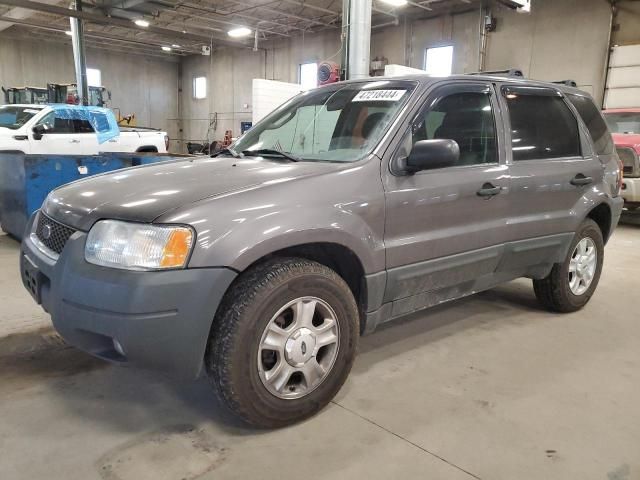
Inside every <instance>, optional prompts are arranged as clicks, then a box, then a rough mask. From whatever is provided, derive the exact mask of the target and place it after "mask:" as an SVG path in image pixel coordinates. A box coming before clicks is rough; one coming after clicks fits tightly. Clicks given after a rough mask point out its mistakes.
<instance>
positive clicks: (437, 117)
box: [383, 82, 509, 317]
mask: <svg viewBox="0 0 640 480" xmlns="http://www.w3.org/2000/svg"><path fill="white" fill-rule="evenodd" d="M497 105H498V104H497V99H496V94H495V90H494V87H493V85H492V84H490V83H484V82H460V83H453V84H449V85H447V86H443V87H440V88H437V89H435V90H434V91H433V92H432V93H431V94H430V95H429V96H428V97H427V100H426V101H425V102H424V104H423V107H422V109H421V111H420V113H418V114H417V115H416V116H415V117H414V119H413V120H412V122H411V123H410V124H409V125H408V126H407V130H406V132H405V134H404V135H405V136H404V137H403V140H402V142H401V144H400V146H399V148H398V149H397V151H396V152H395V155H394V158H392V159H391V165H392V168H390V169H389V171H387V172H383V180H384V188H385V194H386V207H387V211H386V218H385V245H386V252H387V260H386V262H387V272H388V277H387V289H386V292H385V299H384V301H385V302H393V312H392V317H395V316H399V315H403V314H406V313H409V312H411V311H414V310H418V309H420V308H423V307H425V306H429V305H433V304H436V303H439V302H440V301H444V300H446V299H449V298H455V297H459V296H461V295H462V294H465V292H467V291H471V290H473V288H474V286H477V285H478V284H476V282H478V281H484V280H486V281H491V280H492V279H493V277H492V275H493V273H494V272H495V270H496V267H497V265H498V263H499V261H500V259H501V257H502V252H503V246H502V245H503V243H504V241H505V238H506V228H507V225H506V218H507V213H508V203H509V176H508V167H507V166H506V165H505V162H504V155H503V154H502V153H501V152H502V151H503V145H504V142H503V128H502V123H501V118H500V115H499V109H498V108H497ZM430 139H451V140H455V141H456V142H457V143H458V145H459V147H460V157H459V159H458V162H457V164H455V165H454V166H449V167H445V168H436V167H437V165H435V166H434V168H433V169H427V170H423V171H420V172H417V173H415V174H413V175H406V174H404V175H403V174H401V173H394V172H393V165H394V161H395V160H397V159H398V158H400V157H403V156H407V155H408V154H409V153H410V152H411V149H412V146H413V144H414V143H415V142H417V141H419V140H430ZM492 192H493V193H492Z"/></svg>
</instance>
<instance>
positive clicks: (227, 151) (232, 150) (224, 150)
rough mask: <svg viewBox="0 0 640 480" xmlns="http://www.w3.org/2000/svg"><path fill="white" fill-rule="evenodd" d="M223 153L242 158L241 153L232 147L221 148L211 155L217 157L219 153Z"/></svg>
mask: <svg viewBox="0 0 640 480" xmlns="http://www.w3.org/2000/svg"><path fill="white" fill-rule="evenodd" d="M225 153H228V154H229V155H231V156H232V157H233V158H242V154H240V153H238V152H236V151H235V150H234V149H233V148H223V149H222V150H219V151H217V152H216V153H214V154H213V155H211V156H212V157H217V156H219V155H223V154H225Z"/></svg>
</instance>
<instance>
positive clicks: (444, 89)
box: [21, 76, 623, 427]
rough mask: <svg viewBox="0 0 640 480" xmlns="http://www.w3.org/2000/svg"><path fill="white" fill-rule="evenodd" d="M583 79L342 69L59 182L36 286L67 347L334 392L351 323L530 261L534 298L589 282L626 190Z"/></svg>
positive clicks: (290, 407) (32, 284) (47, 208)
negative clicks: (237, 127)
mask: <svg viewBox="0 0 640 480" xmlns="http://www.w3.org/2000/svg"><path fill="white" fill-rule="evenodd" d="M620 184H621V173H620V169H619V163H618V157H617V155H616V153H615V148H614V146H613V143H612V141H611V135H610V134H609V131H608V129H607V126H606V124H605V123H604V121H603V119H602V117H601V115H600V112H599V111H598V109H597V108H596V107H595V105H594V104H593V101H592V100H591V98H590V97H589V96H588V95H587V94H585V93H583V92H581V91H579V90H577V89H574V88H571V87H568V86H564V85H555V84H547V83H539V82H533V81H528V80H522V79H511V78H501V77H491V76H451V77H447V78H433V77H428V76H414V77H404V78H389V79H385V78H376V79H367V80H361V81H360V80H359V81H349V82H344V83H337V84H332V85H329V86H325V87H322V88H318V89H315V90H311V91H308V92H305V93H302V94H300V95H299V96H297V97H295V98H293V99H292V100H290V101H289V102H287V103H286V104H284V105H283V106H281V107H280V108H278V109H277V110H275V111H274V112H273V113H271V114H270V115H269V116H267V117H266V118H265V119H264V120H262V121H261V122H260V123H258V124H257V125H255V126H254V127H253V128H252V129H251V130H250V131H249V132H247V133H246V134H245V135H244V136H242V137H241V138H240V139H238V140H237V141H236V142H235V144H234V145H232V146H231V147H230V148H228V149H227V150H224V151H222V152H220V153H219V154H218V155H217V156H216V157H214V158H210V157H199V158H188V159H180V160H175V161H169V162H164V163H161V164H156V165H152V166H147V167H139V168H132V169H127V170H120V171H118V172H114V173H110V174H106V175H100V176H95V177H92V178H88V179H85V180H82V181H78V182H75V183H72V184H69V185H66V186H63V187H61V188H58V189H57V190H55V191H53V192H52V193H51V194H50V195H49V196H48V198H47V199H46V200H45V202H44V204H43V205H42V208H41V209H40V211H38V212H37V213H35V214H34V216H33V217H32V218H31V220H30V222H29V225H28V227H27V232H26V235H25V240H24V242H23V245H22V255H21V273H22V278H23V282H24V285H25V286H26V288H27V289H28V290H29V291H30V292H31V294H32V295H33V297H34V298H35V300H36V301H37V302H38V303H39V304H41V305H42V307H43V308H44V309H45V310H46V311H47V312H49V313H50V314H51V317H52V320H53V324H54V326H55V328H56V329H57V330H58V331H59V333H60V334H61V335H62V336H63V337H64V338H65V339H66V340H67V341H68V342H69V343H70V344H72V345H75V346H77V347H78V348H80V349H82V350H85V351H87V352H89V353H91V354H93V355H96V356H98V357H101V358H104V359H107V360H110V361H113V362H116V363H122V364H131V365H139V366H143V367H150V368H155V369H161V370H163V371H166V372H172V373H175V374H179V375H183V376H190V377H196V376H198V375H200V374H206V375H207V376H208V377H209V378H210V379H211V383H212V384H213V386H214V389H215V391H216V392H217V394H218V395H219V397H220V398H221V399H222V400H223V402H224V404H226V405H227V406H228V407H229V408H230V409H231V410H232V411H233V412H235V414H237V415H238V416H239V417H241V418H242V419H244V420H245V421H247V422H249V423H250V424H253V425H256V426H262V427H277V426H283V425H286V424H290V423H293V422H295V421H299V420H301V419H303V418H306V417H308V416H310V415H312V414H313V413H315V412H317V411H318V410H319V409H321V408H322V407H323V406H325V405H326V404H327V403H328V402H329V401H330V400H331V399H332V398H333V397H334V395H335V394H336V393H337V392H338V390H339V389H340V387H341V386H342V384H343V383H344V382H345V380H346V378H347V376H348V374H349V371H350V369H351V365H352V363H353V361H354V356H355V354H356V348H357V345H358V338H359V336H360V335H362V334H365V333H369V332H372V331H373V330H375V328H376V326H378V325H380V324H381V323H383V322H387V321H389V320H392V319H394V318H397V317H400V316H403V315H406V314H409V313H411V312H415V311H417V310H420V309H423V308H426V307H429V306H432V305H436V304H440V303H442V302H445V301H448V300H453V299H456V298H460V297H463V296H466V295H470V294H472V293H475V292H478V291H482V290H486V289H489V288H491V287H494V286H496V285H498V284H501V283H503V282H506V281H509V280H512V279H515V278H518V277H528V278H531V279H533V286H534V289H535V293H536V295H537V297H538V298H539V300H540V301H541V302H542V304H543V305H544V306H545V307H547V308H549V309H551V310H554V311H557V312H572V311H575V310H578V309H579V308H581V307H583V306H584V305H585V304H586V303H587V302H588V301H589V299H590V298H591V296H592V295H593V293H594V290H595V288H596V286H597V284H598V280H599V277H600V273H601V270H602V261H603V254H604V244H605V243H606V241H607V239H608V238H609V237H610V235H611V233H612V231H613V229H614V228H615V226H616V224H617V222H618V219H619V216H620V212H621V209H622V203H623V200H622V198H621V197H620V196H619V191H620Z"/></svg>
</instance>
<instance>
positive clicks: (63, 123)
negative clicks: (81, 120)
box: [38, 112, 76, 134]
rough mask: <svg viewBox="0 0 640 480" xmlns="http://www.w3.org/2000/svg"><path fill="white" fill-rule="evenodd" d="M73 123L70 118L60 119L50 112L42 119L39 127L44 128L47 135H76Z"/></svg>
mask: <svg viewBox="0 0 640 480" xmlns="http://www.w3.org/2000/svg"><path fill="white" fill-rule="evenodd" d="M73 122H74V121H73V120H70V119H68V118H61V117H59V116H58V115H56V112H49V113H47V114H46V115H45V116H44V117H42V119H40V121H39V122H38V125H42V126H44V127H45V131H46V133H47V134H68V133H76V129H75V127H74V125H73Z"/></svg>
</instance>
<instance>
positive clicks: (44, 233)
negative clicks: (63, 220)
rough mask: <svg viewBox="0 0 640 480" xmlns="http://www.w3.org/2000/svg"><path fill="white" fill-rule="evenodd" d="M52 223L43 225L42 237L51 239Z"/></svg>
mask: <svg viewBox="0 0 640 480" xmlns="http://www.w3.org/2000/svg"><path fill="white" fill-rule="evenodd" d="M51 233H52V230H51V225H45V226H43V227H42V238H43V239H44V240H49V239H50V238H51Z"/></svg>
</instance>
